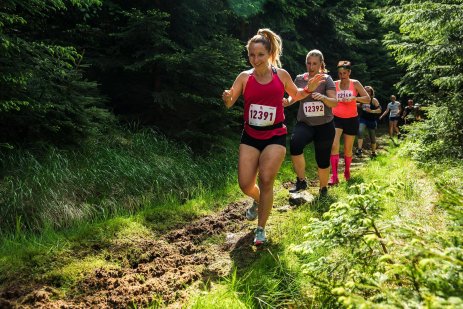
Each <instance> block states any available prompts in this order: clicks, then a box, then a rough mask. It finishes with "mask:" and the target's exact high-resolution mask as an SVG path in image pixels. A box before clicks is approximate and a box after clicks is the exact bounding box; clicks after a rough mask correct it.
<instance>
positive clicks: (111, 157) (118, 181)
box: [0, 131, 237, 236]
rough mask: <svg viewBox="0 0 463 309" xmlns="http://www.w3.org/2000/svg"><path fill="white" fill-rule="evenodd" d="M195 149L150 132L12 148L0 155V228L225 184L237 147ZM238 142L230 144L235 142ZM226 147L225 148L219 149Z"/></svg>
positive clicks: (54, 222) (25, 227)
mask: <svg viewBox="0 0 463 309" xmlns="http://www.w3.org/2000/svg"><path fill="white" fill-rule="evenodd" d="M226 143H227V141H225V146H223V150H222V151H221V152H214V153H210V154H207V155H204V156H196V157H195V154H193V153H192V152H191V150H190V149H188V148H187V147H185V146H183V145H180V144H176V143H173V142H170V141H168V140H167V139H165V138H164V137H162V136H159V135H158V134H156V133H155V132H150V131H142V132H138V133H132V134H129V133H127V134H125V135H118V136H111V137H108V138H107V139H104V140H99V141H95V140H94V141H91V142H88V143H87V144H86V145H83V147H82V148H81V150H76V149H74V150H58V149H56V148H47V149H44V150H42V151H41V152H40V153H39V154H37V153H36V154H32V153H31V152H29V151H21V150H12V151H11V152H9V153H4V154H3V157H2V158H1V162H2V166H1V172H2V174H3V175H5V176H4V178H3V180H2V182H1V183H0V192H1V194H2V199H0V209H2V216H1V218H0V236H1V235H2V234H3V235H4V234H11V233H15V234H21V233H22V232H23V231H24V232H27V231H33V232H40V231H41V230H42V229H44V227H46V226H48V225H50V226H53V227H55V228H62V227H68V226H71V225H73V224H76V223H79V222H88V221H91V220H94V219H101V218H111V217H114V216H117V215H119V214H121V215H123V214H128V213H134V212H136V211H138V210H140V209H142V208H144V207H145V206H146V205H147V204H151V205H152V204H163V203H166V202H168V201H175V202H177V201H180V202H181V203H184V202H186V201H188V200H189V199H191V198H195V197H198V196H201V195H208V193H207V192H209V191H211V190H214V191H220V190H228V189H227V188H228V187H229V186H230V184H234V182H235V179H236V176H235V174H236V173H235V172H234V171H235V169H236V161H237V155H236V151H234V149H236V147H233V146H231V142H228V144H230V145H229V146H230V147H226V145H227V144H226ZM235 146H236V145H235ZM225 149H228V150H225Z"/></svg>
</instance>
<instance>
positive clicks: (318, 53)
mask: <svg viewBox="0 0 463 309" xmlns="http://www.w3.org/2000/svg"><path fill="white" fill-rule="evenodd" d="M309 57H318V58H320V62H321V71H322V72H323V73H328V70H327V69H326V66H325V57H323V54H322V52H321V51H319V50H318V49H312V50H311V51H309V52H308V53H307V56H306V57H305V62H306V63H307V59H309Z"/></svg>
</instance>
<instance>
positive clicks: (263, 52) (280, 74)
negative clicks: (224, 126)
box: [222, 29, 324, 246]
mask: <svg viewBox="0 0 463 309" xmlns="http://www.w3.org/2000/svg"><path fill="white" fill-rule="evenodd" d="M246 48H247V51H248V58H249V62H250V63H251V65H252V69H250V70H247V71H243V72H241V73H240V74H239V75H238V76H237V77H236V79H235V82H234V83H233V86H232V87H231V88H230V89H229V90H225V91H224V92H223V94H222V99H223V101H224V103H225V105H226V106H227V107H228V108H230V107H231V106H233V104H235V102H236V100H237V99H238V97H239V96H240V95H243V96H244V115H243V116H244V130H243V133H242V136H241V143H240V147H239V160H238V182H239V185H240V188H241V190H242V191H243V193H244V194H246V195H248V196H250V197H252V198H253V199H254V203H253V205H252V206H251V207H250V208H249V209H247V211H246V218H247V219H248V220H254V219H256V217H257V218H258V221H257V228H256V230H255V238H254V244H255V245H256V246H259V245H262V244H263V243H265V241H266V236H265V225H266V223H267V219H268V217H269V215H270V211H271V209H272V206H273V183H274V180H275V177H276V175H277V173H278V170H279V169H280V166H281V164H282V162H283V159H284V157H285V154H286V135H287V129H286V126H285V125H284V124H283V121H284V119H285V115H284V112H283V96H284V93H285V91H286V92H287V93H288V94H289V95H290V96H291V97H293V98H295V99H296V100H300V99H303V98H305V97H307V96H308V95H309V94H310V93H312V92H313V91H314V90H315V89H316V88H317V86H318V85H319V84H320V83H321V82H322V80H323V79H324V76H323V75H322V74H318V75H316V76H314V77H313V78H312V79H310V80H308V82H307V83H306V85H305V87H304V88H298V87H297V86H296V85H295V84H294V82H293V80H292V78H291V76H290V75H289V74H288V72H287V71H285V70H284V69H281V68H280V67H281V63H280V55H281V51H282V41H281V38H280V37H279V36H278V35H277V34H276V33H274V32H273V31H271V30H270V29H259V31H258V32H257V34H256V35H255V36H253V37H252V38H251V39H250V40H249V41H248V43H247V45H246ZM257 177H258V178H259V183H258V185H257V183H256V178H257Z"/></svg>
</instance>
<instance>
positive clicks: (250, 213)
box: [246, 201, 259, 221]
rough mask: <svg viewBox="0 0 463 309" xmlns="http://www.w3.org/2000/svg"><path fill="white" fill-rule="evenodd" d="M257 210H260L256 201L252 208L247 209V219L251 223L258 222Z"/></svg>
mask: <svg viewBox="0 0 463 309" xmlns="http://www.w3.org/2000/svg"><path fill="white" fill-rule="evenodd" d="M257 208H259V204H257V202H256V201H254V202H253V203H252V206H251V207H249V208H248V209H246V219H248V220H249V221H253V220H256V218H257Z"/></svg>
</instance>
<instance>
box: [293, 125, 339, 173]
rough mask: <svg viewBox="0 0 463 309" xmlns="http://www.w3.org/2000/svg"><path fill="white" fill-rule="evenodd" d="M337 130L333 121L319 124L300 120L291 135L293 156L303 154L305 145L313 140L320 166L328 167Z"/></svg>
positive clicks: (316, 158)
mask: <svg viewBox="0 0 463 309" xmlns="http://www.w3.org/2000/svg"><path fill="white" fill-rule="evenodd" d="M335 132H336V131H335V129H334V124H333V121H331V122H328V123H325V124H322V125H318V126H309V125H307V124H305V123H304V122H298V123H297V124H296V127H295V128H294V132H293V134H292V135H291V143H290V153H291V155H292V156H298V155H301V154H302V153H303V152H304V147H305V146H306V145H307V144H310V143H311V142H312V141H313V142H314V146H315V160H316V161H317V165H318V167H319V168H328V167H330V154H331V146H332V145H333V140H334V135H335Z"/></svg>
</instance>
